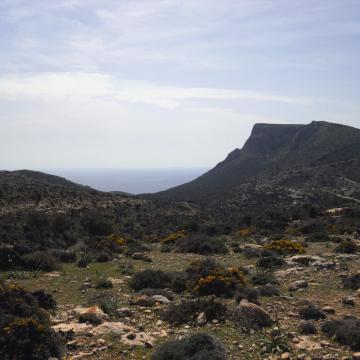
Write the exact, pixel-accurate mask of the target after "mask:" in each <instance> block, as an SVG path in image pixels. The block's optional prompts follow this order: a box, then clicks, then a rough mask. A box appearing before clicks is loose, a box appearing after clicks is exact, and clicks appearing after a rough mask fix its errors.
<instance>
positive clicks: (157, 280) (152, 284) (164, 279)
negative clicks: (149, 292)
mask: <svg viewBox="0 0 360 360" xmlns="http://www.w3.org/2000/svg"><path fill="white" fill-rule="evenodd" d="M171 280H172V276H171V274H169V273H166V272H164V271H161V270H152V269H147V270H143V271H141V272H138V273H136V274H134V275H133V277H132V278H131V281H130V287H131V288H132V289H134V290H141V289H146V288H152V289H165V288H170V287H171Z"/></svg>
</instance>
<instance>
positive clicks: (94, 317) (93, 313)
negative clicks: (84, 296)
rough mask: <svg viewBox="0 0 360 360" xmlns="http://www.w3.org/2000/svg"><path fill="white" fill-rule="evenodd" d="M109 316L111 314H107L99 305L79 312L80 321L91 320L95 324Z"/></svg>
mask: <svg viewBox="0 0 360 360" xmlns="http://www.w3.org/2000/svg"><path fill="white" fill-rule="evenodd" d="M108 318H109V316H108V315H106V314H105V313H104V312H103V311H102V310H101V309H100V308H99V307H98V306H92V307H89V308H87V309H84V310H82V311H81V312H80V313H79V321H80V322H89V323H90V324H94V325H98V324H101V323H102V322H103V321H104V320H106V319H108Z"/></svg>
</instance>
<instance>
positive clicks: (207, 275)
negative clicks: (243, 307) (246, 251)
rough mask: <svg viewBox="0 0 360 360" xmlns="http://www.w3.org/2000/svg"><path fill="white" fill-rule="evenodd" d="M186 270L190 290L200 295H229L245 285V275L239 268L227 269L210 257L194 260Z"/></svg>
mask: <svg viewBox="0 0 360 360" xmlns="http://www.w3.org/2000/svg"><path fill="white" fill-rule="evenodd" d="M186 272H187V274H188V278H189V281H188V288H189V290H190V291H191V292H193V293H195V294H197V295H200V296H204V295H215V296H226V297H229V296H233V294H234V292H235V290H236V289H237V288H238V287H239V286H243V285H245V279H244V275H243V273H242V272H241V271H240V270H239V269H238V268H228V269H227V268H225V267H224V266H222V265H220V264H218V263H216V262H215V261H214V260H213V259H209V258H208V259H205V260H198V261H194V262H192V263H191V264H190V267H189V268H188V269H187V270H186Z"/></svg>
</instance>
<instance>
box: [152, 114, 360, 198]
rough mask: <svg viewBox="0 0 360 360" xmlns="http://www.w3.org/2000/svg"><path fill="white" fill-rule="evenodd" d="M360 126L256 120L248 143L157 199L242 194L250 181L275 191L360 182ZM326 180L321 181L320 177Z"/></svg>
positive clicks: (159, 195)
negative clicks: (270, 186)
mask: <svg viewBox="0 0 360 360" xmlns="http://www.w3.org/2000/svg"><path fill="white" fill-rule="evenodd" d="M359 160H360V130H359V129H356V128H353V127H349V126H345V125H339V124H333V123H328V122H324V121H320V122H317V121H314V122H312V123H310V124H308V125H273V124H256V125H255V126H254V128H253V130H252V133H251V136H250V138H249V139H248V140H247V142H246V143H245V145H244V147H243V148H242V149H241V150H240V149H235V150H234V151H232V152H231V153H230V154H229V155H228V156H227V158H226V159H225V160H224V161H222V162H221V163H219V164H218V165H217V166H216V167H215V168H213V169H212V170H210V171H208V172H207V173H205V174H204V175H202V176H200V177H199V178H197V179H195V180H194V181H192V182H189V183H187V184H184V185H181V186H178V187H175V188H172V189H169V190H166V191H163V192H160V193H157V194H154V195H152V196H151V197H154V198H157V199H172V200H192V201H198V202H204V203H210V202H213V201H219V200H224V199H225V198H230V197H231V198H239V197H241V196H240V195H243V194H241V192H243V191H245V190H244V186H245V185H246V184H252V185H253V186H255V185H256V186H257V187H259V186H262V187H264V186H265V187H266V186H268V185H270V184H271V185H272V187H273V188H274V189H276V188H277V187H281V188H282V190H285V189H289V188H293V187H294V186H295V187H297V188H299V189H300V188H301V189H305V188H306V189H307V190H309V187H311V189H312V190H311V191H314V187H315V188H316V187H318V188H320V190H321V186H323V184H324V181H325V182H326V185H327V186H329V187H336V186H337V185H339V183H343V181H344V178H346V179H348V180H351V181H354V182H355V183H357V182H358V181H360V161H359ZM320 180H321V181H320Z"/></svg>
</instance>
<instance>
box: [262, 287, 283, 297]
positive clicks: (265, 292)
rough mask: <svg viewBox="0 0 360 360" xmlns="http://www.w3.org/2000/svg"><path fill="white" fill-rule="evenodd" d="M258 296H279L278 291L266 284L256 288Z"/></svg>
mask: <svg viewBox="0 0 360 360" xmlns="http://www.w3.org/2000/svg"><path fill="white" fill-rule="evenodd" d="M258 290H259V293H260V296H269V297H270V296H280V291H279V289H278V288H277V287H276V286H274V285H272V284H266V285H264V286H260V287H259V288H258Z"/></svg>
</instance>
